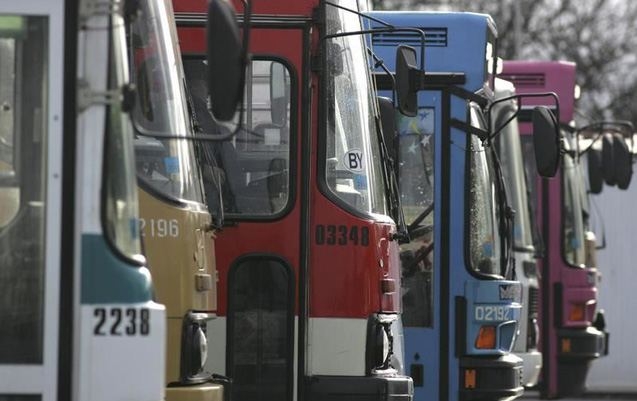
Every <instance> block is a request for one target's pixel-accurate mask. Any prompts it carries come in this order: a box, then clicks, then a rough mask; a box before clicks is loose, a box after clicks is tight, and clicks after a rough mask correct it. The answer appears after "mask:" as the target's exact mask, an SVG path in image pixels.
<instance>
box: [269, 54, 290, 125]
mask: <svg viewBox="0 0 637 401" xmlns="http://www.w3.org/2000/svg"><path fill="white" fill-rule="evenodd" d="M288 82H289V78H288V76H287V70H286V68H285V66H284V65H283V64H281V63H279V62H277V61H273V62H272V64H270V117H271V118H272V123H273V124H274V125H277V126H279V127H283V126H285V124H286V122H287V112H288V109H287V105H288V97H289V96H290V91H289V87H288Z"/></svg>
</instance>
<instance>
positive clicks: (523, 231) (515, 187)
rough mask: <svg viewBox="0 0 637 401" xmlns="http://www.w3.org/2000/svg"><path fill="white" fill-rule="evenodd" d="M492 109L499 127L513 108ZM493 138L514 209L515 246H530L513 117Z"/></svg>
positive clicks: (524, 183) (524, 182) (526, 200)
mask: <svg viewBox="0 0 637 401" xmlns="http://www.w3.org/2000/svg"><path fill="white" fill-rule="evenodd" d="M496 113H497V114H496V122H495V127H500V126H502V124H504V122H505V121H507V120H508V119H509V118H510V117H511V115H512V114H514V113H515V109H514V108H511V107H507V105H506V104H504V105H502V106H501V108H500V110H499V111H497V112H496ZM497 140H498V149H499V152H498V156H499V158H500V162H501V163H502V175H503V176H504V185H505V186H506V190H507V194H508V196H509V197H510V200H511V206H512V207H513V209H514V210H515V217H514V219H515V220H514V226H513V227H514V228H513V239H514V245H515V247H516V248H522V249H532V248H533V245H534V244H533V233H532V226H531V216H530V209H529V202H528V195H527V182H526V179H525V175H524V161H523V158H522V148H521V145H520V132H519V129H518V123H517V119H514V120H512V121H511V122H510V123H509V124H507V125H506V127H505V128H504V129H503V130H502V132H501V133H500V134H499V136H498V138H497Z"/></svg>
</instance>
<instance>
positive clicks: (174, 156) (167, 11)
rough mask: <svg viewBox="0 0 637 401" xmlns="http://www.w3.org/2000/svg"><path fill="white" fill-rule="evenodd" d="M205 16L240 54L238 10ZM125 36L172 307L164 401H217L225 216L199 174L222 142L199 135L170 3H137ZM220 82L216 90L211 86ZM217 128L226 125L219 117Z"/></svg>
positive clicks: (152, 233)
mask: <svg viewBox="0 0 637 401" xmlns="http://www.w3.org/2000/svg"><path fill="white" fill-rule="evenodd" d="M207 10H208V11H207V14H206V15H205V17H206V20H209V21H210V24H211V30H210V31H209V32H212V31H213V29H212V28H213V26H212V24H216V25H215V26H214V30H216V33H212V34H210V33H209V35H208V37H207V38H206V43H208V44H210V45H211V46H212V47H213V50H214V47H220V46H228V47H230V48H234V49H235V52H237V53H239V54H240V53H241V52H242V45H241V43H240V42H239V41H238V37H239V34H238V31H239V29H238V25H237V23H236V20H235V18H234V11H233V10H232V7H231V6H230V5H229V3H226V2H224V1H213V2H211V3H210V4H209V7H208V9H207ZM224 28H225V29H224ZM127 35H128V43H129V44H130V48H131V50H130V52H131V66H130V75H131V77H132V82H133V83H134V84H135V85H136V87H137V88H138V91H137V96H136V98H135V104H136V107H135V113H133V117H134V123H135V124H134V126H135V133H136V134H137V135H136V138H135V156H136V171H137V181H138V196H139V203H140V217H141V218H140V225H141V234H142V236H143V240H144V248H145V249H144V251H145V255H146V256H147V258H148V261H149V264H150V268H151V271H152V273H153V277H154V278H155V288H156V295H157V298H158V300H159V301H160V302H162V303H164V304H165V305H166V313H167V318H168V320H167V342H166V400H167V401H171V400H176V401H179V400H189V401H196V400H202V401H204V400H205V401H212V400H218V401H221V400H224V399H225V395H224V394H225V393H226V392H227V391H228V390H227V389H226V387H227V386H228V385H229V381H228V380H227V379H225V378H224V377H223V376H218V375H215V373H216V372H210V371H208V370H206V369H205V366H204V365H205V363H206V359H207V358H208V348H209V347H211V343H214V342H215V341H219V340H220V339H219V338H216V337H214V336H208V334H207V324H208V322H209V321H210V320H212V319H215V318H216V310H217V282H216V281H217V270H216V264H215V254H214V251H213V246H214V238H215V235H216V234H217V230H218V229H219V227H218V226H217V225H216V224H217V222H218V221H220V220H221V219H222V216H221V215H220V214H219V209H218V208H215V207H211V208H209V207H208V203H207V201H206V196H205V195H206V194H205V190H204V180H203V176H204V174H206V173H210V172H209V171H207V170H204V169H203V168H202V166H203V161H204V160H206V152H205V146H206V145H205V143H208V141H217V140H219V139H221V137H219V136H217V137H215V136H214V135H208V137H207V138H203V137H202V136H201V135H199V134H198V126H199V123H198V121H196V120H195V119H194V118H192V117H191V116H192V115H191V112H192V111H193V110H195V109H196V108H197V106H198V104H195V103H194V101H193V98H192V97H191V96H190V95H189V93H187V91H186V90H187V88H186V85H185V83H186V78H185V75H184V70H183V67H182V63H181V53H180V52H179V45H178V40H177V31H176V27H175V21H174V13H173V9H172V3H171V2H170V0H154V1H147V2H140V10H139V12H138V15H137V18H136V19H135V20H133V21H132V22H131V23H130V24H129V25H128V26H127ZM211 35H212V36H211ZM215 35H216V36H215ZM214 51H216V50H214ZM217 52H218V51H217ZM205 57H206V59H207V60H208V61H209V62H210V66H211V67H210V69H209V68H208V64H204V63H202V64H201V66H202V69H201V71H199V73H200V74H201V76H206V75H207V74H208V73H209V72H210V70H211V69H212V65H213V64H214V61H215V55H214V54H212V53H208V54H206V55H205ZM216 58H218V56H216ZM223 61H224V63H227V64H228V65H230V66H232V65H234V67H235V68H236V69H237V70H238V71H242V66H241V64H240V63H238V64H237V63H232V60H230V59H228V56H227V55H224V60H223ZM218 80H219V79H216V80H213V81H211V82H210V85H211V86H213V87H214V86H215V85H217V84H218V82H217V81H218ZM223 84H224V85H226V88H227V90H228V91H230V92H237V91H240V90H241V89H240V86H241V85H242V82H241V76H240V74H224V77H223ZM226 99H227V100H226V101H225V102H219V101H217V102H215V103H214V104H212V105H211V106H212V110H211V112H212V113H217V114H219V112H221V113H222V114H223V111H224V109H227V108H230V110H232V111H234V109H235V108H236V106H237V103H236V102H233V99H234V97H233V96H230V94H228V95H227V96H226ZM204 107H206V106H204ZM221 122H223V119H218V123H221ZM195 135H197V137H196V138H195ZM202 139H206V141H205V142H204V141H202ZM211 192H216V193H219V191H218V190H217V191H215V190H214V189H213V190H211ZM211 204H212V203H211ZM213 219H214V221H213Z"/></svg>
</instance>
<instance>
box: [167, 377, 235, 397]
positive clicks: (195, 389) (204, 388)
mask: <svg viewBox="0 0 637 401" xmlns="http://www.w3.org/2000/svg"><path fill="white" fill-rule="evenodd" d="M226 391H227V390H226V389H224V385H223V384H220V383H212V382H209V383H203V384H196V385H191V386H169V387H167V388H166V398H165V401H224V398H223V397H224V393H225V392H226Z"/></svg>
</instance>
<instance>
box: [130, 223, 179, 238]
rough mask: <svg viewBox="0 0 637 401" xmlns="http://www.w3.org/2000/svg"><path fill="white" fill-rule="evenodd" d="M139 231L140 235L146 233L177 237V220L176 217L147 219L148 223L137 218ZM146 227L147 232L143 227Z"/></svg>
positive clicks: (159, 236)
mask: <svg viewBox="0 0 637 401" xmlns="http://www.w3.org/2000/svg"><path fill="white" fill-rule="evenodd" d="M139 225H140V231H141V233H142V236H145V235H146V234H148V235H149V236H151V237H157V238H165V237H174V238H177V237H179V222H178V221H177V219H172V220H166V219H149V220H148V223H147V222H146V220H144V219H139ZM146 227H148V233H146V231H145V229H146Z"/></svg>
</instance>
